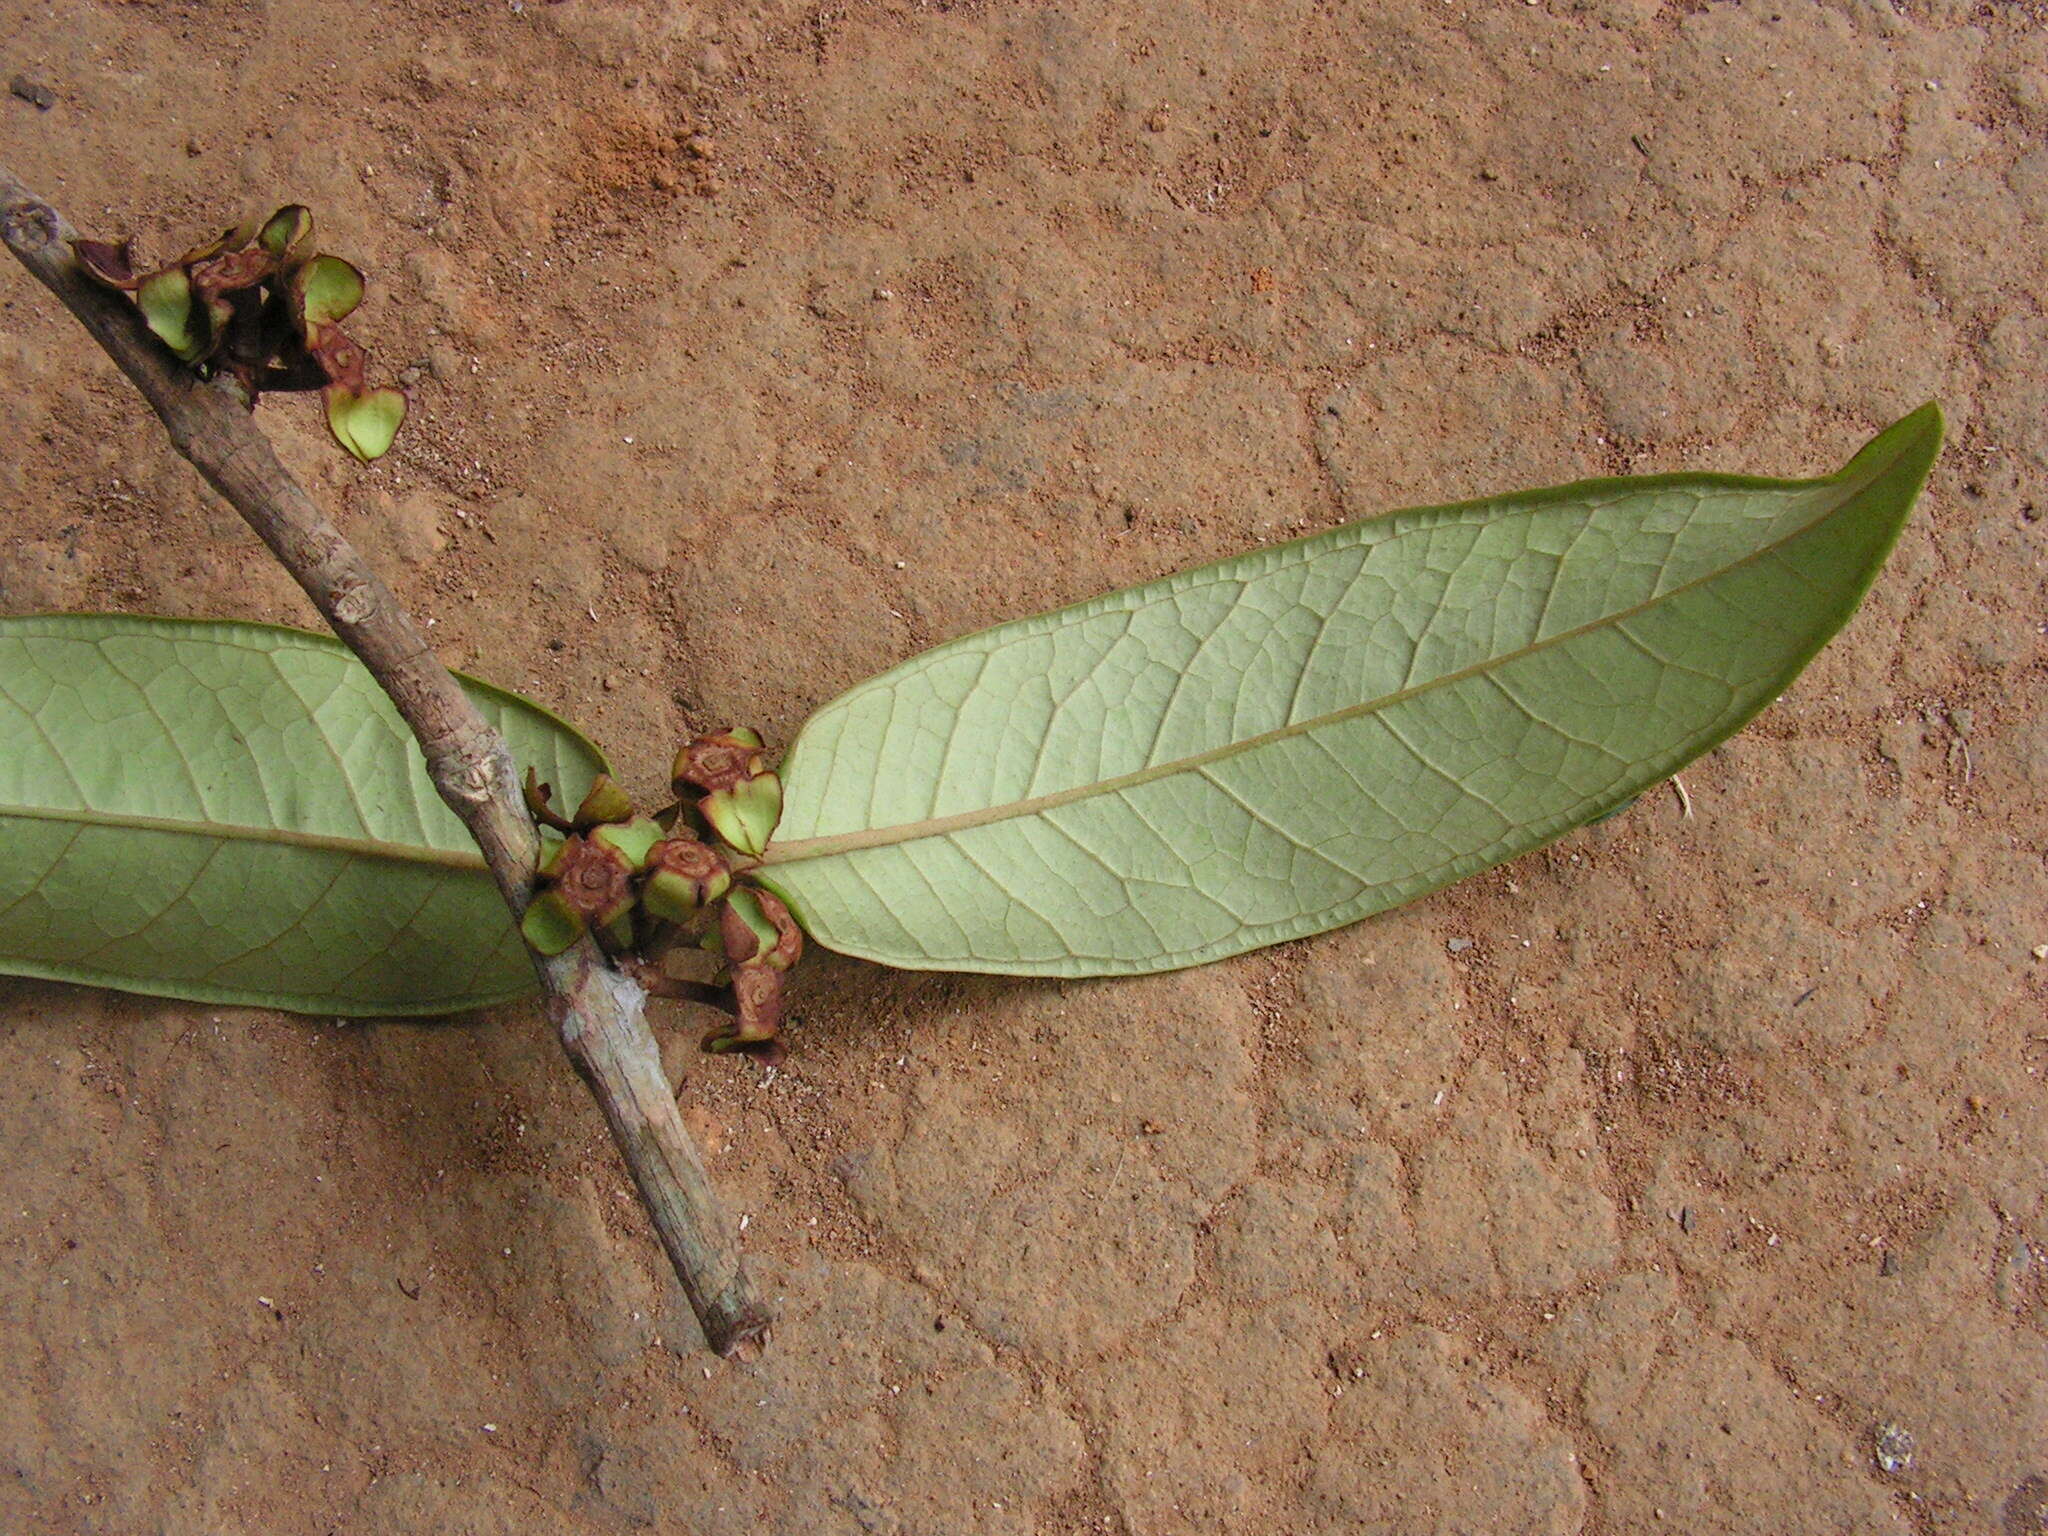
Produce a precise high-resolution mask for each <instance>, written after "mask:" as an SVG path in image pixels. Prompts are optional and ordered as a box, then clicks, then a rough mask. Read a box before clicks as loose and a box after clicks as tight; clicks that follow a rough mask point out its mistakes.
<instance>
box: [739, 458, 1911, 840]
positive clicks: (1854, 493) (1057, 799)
mask: <svg viewBox="0 0 2048 1536" xmlns="http://www.w3.org/2000/svg"><path fill="white" fill-rule="evenodd" d="M1903 456H1904V451H1903V450H1902V452H1901V453H1900V454H1898V455H1896V456H1894V457H1893V458H1891V459H1889V460H1887V461H1886V462H1885V463H1884V464H1882V465H1878V466H1873V467H1872V468H1871V469H1870V471H1869V472H1868V473H1866V474H1865V475H1863V476H1860V477H1859V478H1858V479H1857V481H1856V482H1855V483H1854V484H1853V485H1850V484H1846V483H1845V484H1843V486H1842V489H1843V490H1844V492H1845V493H1846V494H1844V495H1843V496H1842V497H1841V498H1840V499H1839V500H1836V501H1834V502H1831V503H1830V504H1829V505H1828V506H1827V507H1826V508H1825V509H1824V510H1823V511H1821V512H1820V513H1819V514H1818V515H1816V516H1815V517H1813V518H1811V519H1809V520H1808V521H1807V522H1804V523H1802V524H1800V525H1799V526H1798V527H1797V528H1795V529H1793V530H1792V531H1790V532H1789V533H1786V534H1784V535H1782V536H1781V537H1779V538H1777V539H1774V540H1772V541H1771V542H1770V543H1768V544H1764V545H1760V546H1759V547H1757V548H1756V549H1753V550H1751V551H1750V552H1749V553H1748V554H1746V555H1743V556H1742V557H1741V558H1740V559H1736V560H1731V561H1729V562H1728V563H1727V564H1726V565H1719V566H1716V567H1714V569H1712V570H1711V571H1707V572H1705V573H1703V574H1702V575H1699V576H1696V577H1694V578H1693V579H1692V580H1691V581H1687V582H1682V583H1680V584H1679V585H1678V586H1675V587H1673V588H1671V589H1670V590H1669V591H1668V592H1660V593H1658V594H1656V595H1655V596H1654V597H1649V598H1645V599H1644V600H1643V601H1642V602H1640V603H1635V604H1632V605H1630V606H1629V607H1627V608H1624V609H1620V610H1618V611H1616V612H1613V613H1608V614H1603V615H1601V617H1599V618H1598V619H1594V620H1591V621H1589V622H1587V623H1585V624H1580V625H1576V626H1574V627H1573V628H1571V629H1567V630H1561V631H1559V632H1558V633H1557V634H1555V635H1551V636H1548V637H1546V638H1544V639H1541V640H1537V641H1534V642H1532V643H1530V644H1528V645H1524V646H1521V647H1519V648H1517V649H1515V650H1511V651H1504V652H1500V653H1498V654H1496V655H1492V656H1487V657H1483V658H1481V659H1480V660H1478V661H1475V662H1473V663H1472V664H1471V665H1469V666H1465V667H1460V668H1457V669H1456V670H1454V671H1450V672H1445V673H1440V674H1439V675H1438V676H1436V677H1433V678H1430V679H1429V680H1428V681H1426V682H1421V683H1416V684H1414V685H1413V686H1411V687H1407V688H1401V689H1397V690H1395V691H1394V692H1392V693H1386V694H1381V695H1380V696H1379V697H1377V698H1372V699H1362V700H1360V701H1359V702H1358V703H1356V704H1347V705H1346V706H1345V707H1344V708H1342V709H1334V710H1330V711H1328V712H1327V713H1325V714H1321V715H1315V716H1312V717H1311V718H1309V719H1307V720H1298V721H1294V722H1293V723H1291V724H1288V725H1282V726H1275V727H1274V728H1273V729H1272V730H1270V731H1261V732H1260V733H1259V734H1258V735H1256V736H1247V737H1244V738H1242V739H1241V740H1238V741H1231V742H1225V743H1224V744H1223V745H1221V746H1217V747H1211V748H1209V749H1208V750H1207V751H1204V752H1196V753H1191V754H1190V755H1188V756H1186V757H1180V758H1175V759H1173V760H1171V761H1169V762H1164V763H1154V764H1152V765H1150V766H1148V767H1144V768H1137V769H1133V770H1132V771H1131V772H1129V773H1123V774H1118V775H1117V776H1116V777H1114V778H1109V779H1099V780H1097V781H1096V782H1094V783H1092V784H1076V785H1074V786H1073V787H1071V788H1069V789H1062V790H1055V791H1053V792H1052V793H1051V794H1046V795H1037V796H1033V797H1032V798H1030V799H1026V800H1012V801H1009V802H1007V803H1005V804H1002V805H991V806H983V807H981V808H980V809H979V810H973V811H956V812H954V813H953V814H952V815H950V816H933V817H927V818H926V819H924V820H922V821H909V822H899V823H897V824H895V825H893V826H887V827H865V828H862V829H861V830H860V831H857V832H835V833H831V834H828V835H826V836H824V837H805V838H797V839H795V840H793V841H790V842H786V843H770V844H769V845H768V848H767V849H766V850H765V852H764V853H763V855H762V860H761V862H762V863H764V864H796V863H800V862H803V861H805V860H809V859H822V858H829V857H832V856H834V855H837V854H844V853H856V852H859V851H860V850H862V849H866V848H884V847H889V846H892V845H894V844H897V843H910V842H918V841H921V840H922V839H924V838H928V837H945V836H948V835H950V834H952V833H955V832H965V831H970V830H972V829H973V828H975V827H985V826H988V825H990V824H992V823H994V822H999V821H1014V820H1016V819H1018V818H1020V817H1025V816H1037V815H1040V814H1043V813H1044V812H1046V811H1053V810H1058V809H1059V808H1060V807H1062V806H1066V805H1072V804H1074V803H1075V802H1076V801H1080V800H1091V799H1094V798H1095V797H1097V796H1099V795H1115V794H1121V793H1122V792H1123V791H1125V790H1128V789H1136V788H1138V787H1140V786H1142V785H1145V784H1151V783H1156V782H1157V781H1158V780H1160V779H1166V778H1171V777H1173V776H1174V775H1176V774H1182V773H1197V772H1200V771H1201V770H1202V769H1203V768H1206V767H1208V766H1209V765H1210V764H1211V763H1216V762H1221V761H1223V760H1224V759H1226V758H1231V757H1236V756H1238V755H1239V754H1241V753H1246V752H1255V751H1257V750H1259V749H1260V748H1261V747H1265V746H1269V745H1271V744H1272V743H1274V742H1277V741H1286V740H1288V739H1290V738H1292V737H1296V736H1304V735H1307V734H1308V733H1309V732H1310V731H1316V730H1321V729H1323V728H1324V727H1326V726H1332V725H1341V724H1343V723H1344V722H1345V721H1347V720H1356V719H1359V718H1362V717H1363V716H1366V715H1370V714H1377V713H1379V712H1380V711H1382V710H1386V709H1391V708H1393V707H1394V706H1395V705H1397V704H1402V703H1405V702H1407V701H1408V700H1409V699H1412V698H1415V697H1418V696H1419V695H1421V694H1425V693H1428V692H1430V691H1431V690H1433V689H1436V688H1445V687H1449V686H1451V685H1453V684H1455V683H1460V682H1463V681H1465V680H1466V679H1467V678H1471V677H1477V676H1480V675H1481V674H1483V673H1486V672H1489V671H1492V670H1494V669H1495V668H1497V667H1502V666H1506V665H1507V664H1508V663H1509V662H1513V661H1519V660H1521V659H1522V658H1523V657H1525V656H1534V655H1536V654H1538V653H1539V652H1542V651H1545V650H1548V649H1550V648H1551V647H1553V646H1558V645H1563V644H1565V643H1566V642H1568V641H1571V640H1575V639H1578V638H1579V637H1580V636H1583V635H1587V634H1592V633H1594V632H1595V631H1598V630H1602V629H1608V628H1611V627H1613V626H1615V625H1618V624H1624V623H1626V622H1627V621H1628V620H1630V619H1632V618H1635V617H1637V616H1639V615H1641V614H1644V613H1647V612H1649V611H1650V610H1651V609H1653V608H1655V607H1656V606H1657V605H1658V604H1660V603H1667V602H1670V601H1672V600H1673V599H1674V598H1678V597H1681V596H1683V595H1684V594H1685V593H1687V592H1690V591H1693V590H1695V589H1696V588H1699V587H1701V586H1704V585H1706V584H1707V583H1708V582H1711V581H1718V580H1720V579H1721V578H1722V577H1724V576H1727V575H1728V574H1729V573H1730V572H1733V571H1739V570H1741V569H1742V568H1743V567H1745V566H1747V565H1751V564H1754V563H1755V562H1756V561H1759V560H1762V559H1764V558H1765V557H1767V556H1769V555H1774V554H1776V553H1777V552H1778V551H1779V550H1781V549H1783V548H1784V547H1785V546H1786V545H1788V544H1790V543H1792V542H1793V541H1794V540H1796V539H1801V538H1804V537H1805V536H1806V535H1807V534H1809V533H1811V532H1813V531H1814V530H1815V529H1816V528H1819V527H1820V526H1821V525H1823V524H1824V523H1826V522H1827V521H1828V520H1829V519H1830V518H1833V517H1836V516H1839V515H1840V514H1841V513H1842V512H1843V511H1844V510H1845V509H1846V508H1848V507H1849V506H1850V505H1851V504H1852V503H1853V502H1854V501H1855V499H1856V497H1858V496H1859V495H1861V494H1862V493H1863V492H1864V491H1865V490H1867V489H1868V488H1869V487H1870V486H1871V485H1872V484H1873V483H1875V482H1876V481H1877V480H1879V479H1881V478H1882V477H1883V475H1884V474H1885V472H1886V471H1888V470H1889V469H1890V468H1891V467H1892V466H1893V465H1894V464H1896V463H1897V462H1898V459H1899V458H1901V457H1903ZM1827 478H1834V477H1827ZM1826 483H1827V480H1826V479H1825V478H1824V479H1823V480H1820V481H1817V482H1809V484H1810V485H1812V486H1814V487H1816V488H1817V487H1819V486H1822V485H1825V484H1826Z"/></svg>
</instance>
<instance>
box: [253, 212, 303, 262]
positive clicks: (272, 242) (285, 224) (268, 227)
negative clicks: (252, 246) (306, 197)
mask: <svg viewBox="0 0 2048 1536" xmlns="http://www.w3.org/2000/svg"><path fill="white" fill-rule="evenodd" d="M256 243H257V244H258V245H260V246H262V247H263V249H264V250H266V251H268V252H269V253H270V254H271V255H272V256H273V257H275V258H276V260H277V262H278V265H280V266H295V265H297V264H298V263H299V262H301V261H304V260H305V259H307V257H308V256H309V255H310V253H311V251H312V247H313V213H312V210H311V209H309V208H306V207H303V206H302V205H300V204H298V203H290V204H287V205H286V206H285V207H283V208H280V209H278V210H277V212H275V213H273V214H272V215H271V216H270V217H269V218H268V219H267V220H265V221H264V225H263V228H262V230H261V231H260V232H259V233H258V234H257V236H256Z"/></svg>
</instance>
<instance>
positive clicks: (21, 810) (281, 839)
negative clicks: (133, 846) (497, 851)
mask: <svg viewBox="0 0 2048 1536" xmlns="http://www.w3.org/2000/svg"><path fill="white" fill-rule="evenodd" d="M10 817H12V818H14V819H17V820H21V821H54V822H61V823H64V824H66V825H70V826H79V825H83V826H88V827H115V828H119V829H121V830H123V831H135V832H171V833H176V834H179V835H181V836H187V837H204V838H211V839H213V840H214V841H216V842H246V843H277V844H281V845H283V846H286V847H291V848H318V849H322V850H325V851H327V852H331V853H346V854H349V855H351V856H353V857H357V858H369V859H384V860H387V861H389V862H391V863H394V864H424V865H431V866H434V867H436V868H441V869H470V870H479V871H480V870H482V869H483V868H484V867H485V866H484V860H483V855H482V854H480V853H478V852H477V851H476V850H474V849H462V848H428V847H423V846H422V845H420V844H418V843H389V842H385V841H383V840H382V839H381V838H374V837H337V836H334V835H332V834H330V833H325V832H299V831H295V830H293V829H291V828H289V827H252V826H245V825H243V824H241V823H238V822H228V821H182V820H179V819H177V818H176V817H170V816H135V815H130V814H128V813H126V812H112V811H92V810H77V809H65V808H60V807H56V806H44V805H8V804H5V803H0V820H5V819H7V818H10Z"/></svg>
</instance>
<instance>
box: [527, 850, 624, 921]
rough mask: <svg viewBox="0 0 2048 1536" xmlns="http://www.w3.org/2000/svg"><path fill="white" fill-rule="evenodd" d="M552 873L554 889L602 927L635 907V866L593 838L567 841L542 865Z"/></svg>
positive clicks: (586, 917)
mask: <svg viewBox="0 0 2048 1536" xmlns="http://www.w3.org/2000/svg"><path fill="white" fill-rule="evenodd" d="M542 873H543V874H547V875H551V876H552V878H553V880H554V884H553V885H552V886H550V887H549V890H551V891H558V892H560V893H561V896H562V899H563V900H564V901H566V902H567V903H568V904H569V906H570V908H571V909H572V910H573V911H575V912H576V913H577V914H578V915H579V916H580V917H582V919H583V920H584V922H586V923H588V924H589V925H590V926H591V927H593V928H602V927H604V926H605V925H606V924H607V923H611V922H614V921H616V920H617V919H618V918H619V917H621V916H622V915H624V914H625V913H628V912H631V911H632V910H633V866H632V864H631V863H630V862H629V861H628V860H627V858H626V856H625V854H623V853H621V852H620V851H619V850H618V849H616V848H614V847H612V846H611V845H610V844H608V843H602V842H599V841H598V840H597V839H596V838H595V837H594V836H593V837H572V838H569V839H568V840H567V841H565V842H564V843H563V844H562V846H561V847H560V848H559V849H557V850H556V852H555V854H554V856H553V857H552V858H550V859H549V861H548V865H547V866H544V867H543V870H542Z"/></svg>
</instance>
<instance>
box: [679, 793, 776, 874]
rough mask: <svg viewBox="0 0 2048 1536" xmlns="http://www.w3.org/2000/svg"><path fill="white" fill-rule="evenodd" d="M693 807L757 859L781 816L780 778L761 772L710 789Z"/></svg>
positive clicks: (718, 830)
mask: <svg viewBox="0 0 2048 1536" xmlns="http://www.w3.org/2000/svg"><path fill="white" fill-rule="evenodd" d="M697 809H698V810H700V811H701V812H703V814H704V819H705V820H706V821H708V822H710V823H711V826H712V830H714V831H715V832H717V833H718V835H719V836H720V837H721V838H723V839H725V841H726V842H727V843H728V844H730V845H731V846H732V847H733V848H736V849H737V850H739V852H741V853H744V854H749V855H751V856H752V857H754V858H757V859H758V858H759V857H761V855H762V854H763V853H764V852H766V851H767V847H768V839H769V838H770V837H771V836H773V835H774V832H775V824H776V823H777V822H779V821H780V820H782V780H781V779H780V778H778V777H777V776H776V775H775V774H772V773H763V774H761V775H759V776H757V777H755V778H751V779H748V780H747V781H746V782H745V783H743V784H737V785H735V786H733V788H731V789H714V790H713V791H712V792H711V793H710V794H708V795H706V796H705V797H704V798H703V799H702V800H700V801H698V802H697Z"/></svg>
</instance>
